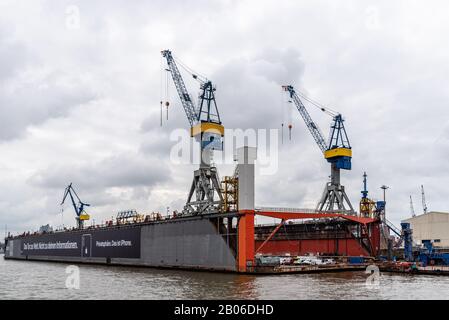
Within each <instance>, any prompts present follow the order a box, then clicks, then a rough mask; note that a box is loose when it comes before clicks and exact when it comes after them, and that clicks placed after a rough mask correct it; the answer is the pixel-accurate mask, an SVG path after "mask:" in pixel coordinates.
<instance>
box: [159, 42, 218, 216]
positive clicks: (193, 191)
mask: <svg viewBox="0 0 449 320" xmlns="http://www.w3.org/2000/svg"><path fill="white" fill-rule="evenodd" d="M162 56H163V57H164V58H165V59H166V60H167V65H168V68H167V71H168V72H170V73H171V76H172V79H173V82H174V84H175V87H176V90H177V92H178V95H179V98H180V99H181V103H182V106H183V108H184V111H185V114H186V116H187V120H188V121H189V125H190V127H191V136H192V137H195V138H196V140H197V141H198V142H199V143H200V151H201V153H200V159H201V160H200V167H199V169H198V170H196V171H195V172H194V178H193V182H192V186H191V188H190V192H189V195H188V198H187V203H186V205H185V206H184V210H183V214H187V215H196V214H203V213H212V212H217V211H220V210H221V208H222V204H223V196H222V194H221V190H220V182H219V181H220V179H219V177H218V172H217V168H215V167H214V166H212V165H211V159H212V155H213V151H214V150H219V151H221V150H223V137H224V127H223V125H222V124H221V120H220V114H219V112H218V108H217V103H216V101H215V91H216V89H215V87H214V86H213V85H212V82H211V81H209V80H207V79H205V78H204V77H202V76H200V75H198V74H197V73H193V72H192V71H191V69H189V68H187V67H185V66H183V65H182V63H180V62H179V61H176V60H175V58H174V57H173V55H172V53H171V51H170V50H164V51H162ZM177 62H178V64H179V65H181V66H182V67H183V68H184V69H185V70H186V71H187V72H188V73H190V74H191V76H192V77H193V78H194V79H195V80H197V81H198V82H199V83H200V90H201V92H200V95H199V101H198V106H197V107H196V106H195V104H194V102H193V100H192V97H191V95H190V93H189V92H188V91H187V88H186V85H185V83H184V80H183V78H182V76H181V73H180V72H179V69H178V66H177ZM194 195H195V198H194ZM217 197H218V198H217Z"/></svg>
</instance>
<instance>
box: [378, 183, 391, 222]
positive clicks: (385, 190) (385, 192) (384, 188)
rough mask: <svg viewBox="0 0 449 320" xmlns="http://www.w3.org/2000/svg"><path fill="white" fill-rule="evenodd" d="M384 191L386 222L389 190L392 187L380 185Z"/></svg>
mask: <svg viewBox="0 0 449 320" xmlns="http://www.w3.org/2000/svg"><path fill="white" fill-rule="evenodd" d="M380 188H381V189H382V190H383V191H384V215H383V219H382V220H383V221H384V222H385V217H386V211H387V197H386V194H387V190H388V189H390V187H388V186H386V185H383V186H382V187H380Z"/></svg>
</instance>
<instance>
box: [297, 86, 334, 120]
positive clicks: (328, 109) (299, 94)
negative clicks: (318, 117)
mask: <svg viewBox="0 0 449 320" xmlns="http://www.w3.org/2000/svg"><path fill="white" fill-rule="evenodd" d="M296 92H297V93H298V96H300V97H301V98H303V99H304V100H306V101H308V102H309V103H311V104H312V105H313V106H314V107H316V108H318V109H320V110H321V111H323V112H324V113H326V114H328V115H330V116H332V117H335V116H336V115H339V114H340V113H339V112H338V111H335V110H332V109H331V108H329V107H326V106H324V105H323V104H321V103H319V102H318V101H315V100H313V99H312V98H310V97H308V96H306V95H305V94H304V93H302V92H301V91H296Z"/></svg>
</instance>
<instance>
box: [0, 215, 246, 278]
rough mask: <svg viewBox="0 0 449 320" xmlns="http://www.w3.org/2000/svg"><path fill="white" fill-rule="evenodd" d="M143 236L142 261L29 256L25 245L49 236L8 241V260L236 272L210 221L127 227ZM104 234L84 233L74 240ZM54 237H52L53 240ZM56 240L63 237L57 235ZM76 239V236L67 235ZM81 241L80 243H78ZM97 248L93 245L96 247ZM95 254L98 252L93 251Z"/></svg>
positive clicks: (220, 238)
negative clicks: (89, 235) (25, 250)
mask: <svg viewBox="0 0 449 320" xmlns="http://www.w3.org/2000/svg"><path fill="white" fill-rule="evenodd" d="M123 228H129V229H135V232H136V233H140V258H135V259H134V258H123V257H109V259H108V257H106V256H104V257H103V256H96V257H82V254H81V250H80V252H79V254H76V255H71V256H65V255H64V256H63V255H43V254H39V255H30V254H28V255H26V253H25V252H24V250H23V243H27V242H30V241H40V240H41V239H45V240H46V239H48V238H49V235H46V236H29V237H24V238H16V239H13V240H9V241H8V248H7V251H6V252H5V259H20V260H26V259H28V260H35V261H36V260H37V261H58V262H68V263H96V264H112V265H114V264H116V265H132V266H148V267H165V268H183V269H200V270H215V271H236V270H237V269H236V258H235V257H234V255H233V252H232V250H231V249H230V248H229V246H228V245H227V243H226V241H225V240H224V238H223V237H222V236H221V235H220V234H218V232H217V229H216V227H215V226H214V225H213V224H212V223H211V221H210V220H209V219H201V218H199V219H186V220H184V219H179V220H172V221H167V222H158V223H154V224H146V225H136V226H126V227H123ZM101 232H103V233H104V232H105V230H102V231H99V230H83V232H79V233H76V235H75V237H80V238H81V237H82V236H83V235H86V234H89V233H91V234H92V235H93V238H95V237H96V236H97V235H96V233H101ZM50 237H51V236H50ZM55 237H57V238H59V239H60V238H61V237H63V235H62V234H57V235H55ZM67 237H70V238H71V239H73V237H74V234H73V233H70V234H67ZM76 241H80V239H78V240H76ZM93 245H94V244H93ZM92 251H93V252H95V250H92Z"/></svg>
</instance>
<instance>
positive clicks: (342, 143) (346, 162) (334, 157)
mask: <svg viewBox="0 0 449 320" xmlns="http://www.w3.org/2000/svg"><path fill="white" fill-rule="evenodd" d="M282 88H283V89H284V91H286V92H288V93H289V95H290V98H291V99H292V100H293V102H294V104H295V105H296V108H297V109H298V111H299V113H300V114H301V116H302V118H303V119H304V122H305V123H306V126H307V128H308V129H309V131H310V133H311V134H312V136H313V138H314V139H315V142H316V144H317V145H318V147H319V148H320V150H321V152H322V153H323V154H324V158H325V159H326V160H327V161H328V162H329V163H330V164H331V181H330V182H328V183H327V184H326V186H325V188H324V192H323V195H322V197H321V200H320V201H319V202H318V205H317V208H316V209H317V211H321V212H335V211H338V212H341V213H346V214H350V215H355V214H356V213H355V211H354V209H353V207H352V204H351V202H350V201H349V198H348V196H347V195H346V192H345V187H344V186H342V185H341V184H340V170H341V169H343V170H351V158H352V148H351V145H350V143H349V139H348V136H347V134H346V129H345V126H344V124H343V122H344V120H343V117H342V115H341V114H340V113H337V112H335V111H332V110H330V109H328V108H325V107H324V106H322V105H320V104H318V103H317V102H315V101H313V100H312V99H310V98H308V97H306V96H305V95H303V94H302V93H300V92H296V91H295V89H294V88H293V86H290V85H289V86H283V87H282ZM300 97H301V98H303V99H304V100H306V101H309V102H310V103H312V104H314V105H315V106H317V107H318V108H320V109H321V111H323V112H325V113H327V114H328V115H330V116H332V117H333V123H332V125H331V132H330V137H329V141H328V142H326V140H325V138H324V136H323V134H322V133H321V131H320V129H319V128H318V126H317V125H316V124H315V122H313V120H312V118H311V117H310V114H309V113H308V111H307V109H306V107H305V106H304V104H303V102H302V101H301V98H300Z"/></svg>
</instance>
